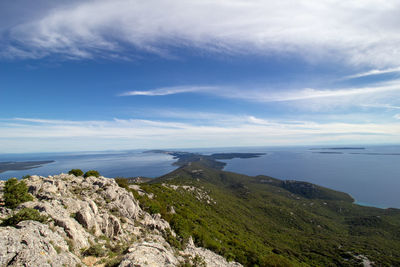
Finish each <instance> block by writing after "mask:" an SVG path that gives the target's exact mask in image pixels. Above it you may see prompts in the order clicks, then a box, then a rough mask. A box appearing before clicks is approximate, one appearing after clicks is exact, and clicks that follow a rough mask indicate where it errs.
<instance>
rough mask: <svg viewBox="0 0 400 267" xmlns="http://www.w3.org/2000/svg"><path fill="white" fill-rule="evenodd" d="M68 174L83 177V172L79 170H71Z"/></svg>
mask: <svg viewBox="0 0 400 267" xmlns="http://www.w3.org/2000/svg"><path fill="white" fill-rule="evenodd" d="M68 174H72V175H75V176H76V177H78V176H82V175H83V171H82V170H81V169H72V170H70V171H69V172H68Z"/></svg>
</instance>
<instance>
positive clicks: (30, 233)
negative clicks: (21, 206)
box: [0, 221, 81, 267]
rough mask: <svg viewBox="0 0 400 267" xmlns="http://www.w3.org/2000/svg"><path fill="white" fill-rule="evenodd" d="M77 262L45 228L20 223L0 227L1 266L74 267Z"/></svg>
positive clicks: (63, 241)
mask: <svg viewBox="0 0 400 267" xmlns="http://www.w3.org/2000/svg"><path fill="white" fill-rule="evenodd" d="M80 262H81V261H80V259H79V258H78V257H77V256H75V255H74V254H72V253H71V252H69V250H68V245H67V243H66V242H65V240H64V239H63V238H62V237H61V236H60V235H58V234H57V233H54V232H53V231H52V230H50V229H49V227H48V226H47V225H44V224H41V223H39V222H34V221H23V222H20V223H19V224H18V225H17V228H14V227H0V266H49V267H50V266H75V265H76V264H78V263H80Z"/></svg>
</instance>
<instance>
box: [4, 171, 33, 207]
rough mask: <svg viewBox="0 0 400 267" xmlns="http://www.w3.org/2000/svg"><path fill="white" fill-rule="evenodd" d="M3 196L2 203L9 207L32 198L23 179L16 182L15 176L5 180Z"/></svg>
mask: <svg viewBox="0 0 400 267" xmlns="http://www.w3.org/2000/svg"><path fill="white" fill-rule="evenodd" d="M3 198H4V205H5V206H6V207H8V208H11V209H14V208H16V207H17V206H18V205H19V204H21V203H23V202H26V201H31V200H33V197H32V195H31V194H29V193H28V187H27V186H26V183H25V181H20V182H18V180H17V178H11V179H9V180H8V181H7V182H6V184H5V186H4V194H3Z"/></svg>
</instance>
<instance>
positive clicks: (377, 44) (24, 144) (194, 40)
mask: <svg viewBox="0 0 400 267" xmlns="http://www.w3.org/2000/svg"><path fill="white" fill-rule="evenodd" d="M399 12H400V2H398V1H394V0H389V1H385V2H382V1H378V0H368V1H349V2H343V1H337V0H329V1H305V0H304V1H296V2H293V1H289V0H282V1H279V3H277V2H273V1H259V0H254V1H243V0H230V1H227V0H216V1H200V0H193V1H183V0H178V1H171V0H149V1H145V2H143V1H138V0H116V1H106V0H99V1H92V0H87V1H76V0H74V1H50V0H38V1H34V2H32V1H26V0H21V1H8V0H7V1H2V2H1V3H0V111H1V116H0V129H1V130H0V140H1V142H0V150H1V151H2V153H10V152H43V151H83V150H110V149H112V150H118V149H146V148H172V147H177V148H193V147H233V146H272V145H281V146H283V145H284V146H290V145H341V144H343V145H349V144H361V145H371V144H389V143H391V144H399V143H400V123H399V122H400V121H399V120H400V76H399V74H400V65H399V62H400V49H399V47H400V32H399V31H398V29H399V27H400V20H399V19H398V14H399Z"/></svg>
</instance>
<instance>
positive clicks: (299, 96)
mask: <svg viewBox="0 0 400 267" xmlns="http://www.w3.org/2000/svg"><path fill="white" fill-rule="evenodd" d="M187 92H193V93H199V94H212V95H216V96H219V97H223V98H233V99H241V100H246V101H253V102H261V103H270V102H281V103H282V102H284V103H285V104H288V105H292V106H296V107H300V108H305V109H313V110H317V109H324V108H325V109H330V108H333V107H339V106H342V107H354V106H357V107H364V108H367V107H377V106H380V107H386V108H393V109H396V107H397V106H396V104H398V103H397V102H398V99H400V80H392V81H390V82H383V83H378V84H374V85H370V86H362V87H350V88H340V89H312V88H306V89H297V90H278V89H274V88H238V87H232V86H231V87H228V86H195V85H190V86H186V87H185V86H181V87H166V88H156V89H152V90H148V91H131V92H126V93H123V94H121V95H122V96H137V95H145V96H161V95H171V94H180V93H187ZM379 101H381V102H380V103H379ZM378 103H379V104H378ZM382 103H384V104H382ZM382 105H383V106H382Z"/></svg>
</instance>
